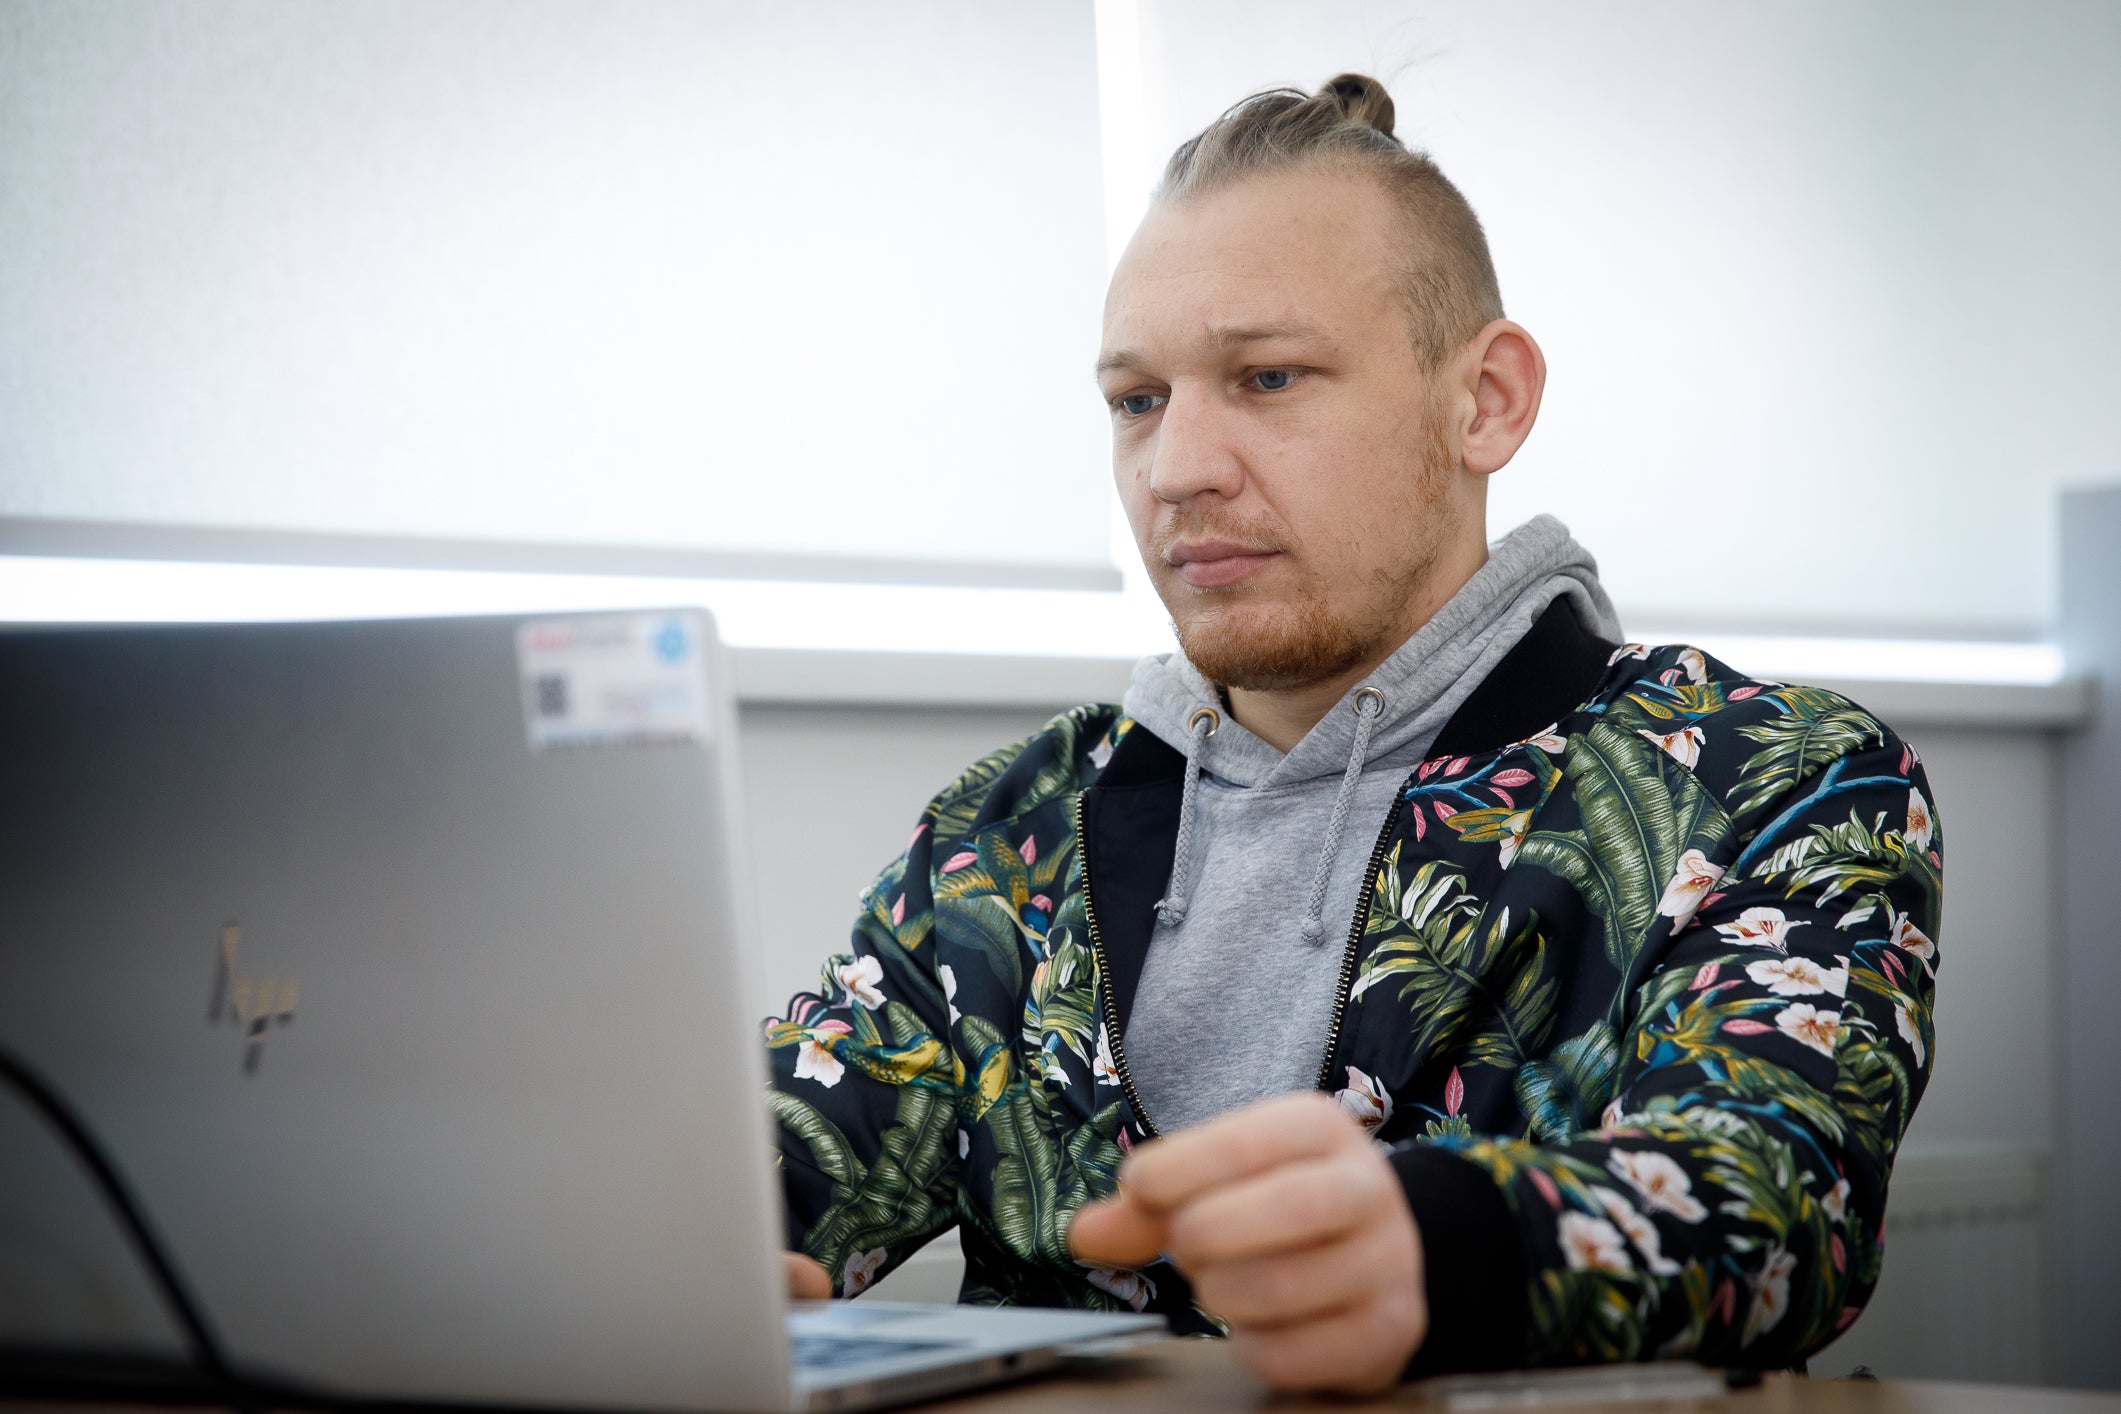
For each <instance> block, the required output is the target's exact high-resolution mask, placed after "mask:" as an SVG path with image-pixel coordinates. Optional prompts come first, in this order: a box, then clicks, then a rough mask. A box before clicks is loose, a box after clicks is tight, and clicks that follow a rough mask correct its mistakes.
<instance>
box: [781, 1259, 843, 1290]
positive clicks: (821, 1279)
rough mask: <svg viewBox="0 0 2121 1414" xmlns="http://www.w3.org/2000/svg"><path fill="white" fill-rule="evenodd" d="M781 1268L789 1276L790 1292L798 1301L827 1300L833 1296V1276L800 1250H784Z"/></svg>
mask: <svg viewBox="0 0 2121 1414" xmlns="http://www.w3.org/2000/svg"><path fill="white" fill-rule="evenodd" d="M781 1270H782V1272H783V1273H784V1274H785V1275H786V1276H787V1278H788V1294H789V1295H790V1296H791V1297H793V1298H794V1299H796V1300H797V1301H827V1300H830V1299H831V1297H832V1278H831V1276H830V1275H829V1274H827V1272H826V1271H825V1269H824V1268H823V1267H821V1266H819V1265H818V1264H817V1263H816V1262H814V1261H812V1260H811V1259H810V1258H808V1257H805V1256H804V1255H803V1254H802V1253H800V1252H783V1253H782V1254H781Z"/></svg>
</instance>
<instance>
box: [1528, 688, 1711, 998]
mask: <svg viewBox="0 0 2121 1414" xmlns="http://www.w3.org/2000/svg"><path fill="white" fill-rule="evenodd" d="M1640 720H1641V718H1639V717H1634V716H1632V715H1629V714H1623V713H1621V712H1619V711H1617V710H1616V711H1613V712H1609V713H1607V714H1606V716H1605V717H1604V718H1603V719H1601V720H1600V721H1599V722H1598V724H1597V725H1595V726H1593V727H1592V728H1591V729H1590V730H1589V731H1588V732H1585V733H1583V734H1582V735H1581V736H1577V737H1572V738H1571V739H1570V744H1569V752H1568V757H1567V760H1566V764H1565V766H1564V770H1565V771H1566V772H1567V774H1568V778H1569V782H1570V784H1571V786H1572V787H1573V788H1574V790H1575V794H1576V800H1577V805H1578V807H1579V808H1580V809H1581V811H1582V813H1583V828H1582V829H1580V830H1568V831H1556V830H1541V831H1537V832H1535V833H1533V834H1531V835H1529V836H1527V837H1526V839H1525V842H1524V844H1523V846H1522V847H1521V848H1520V849H1519V850H1518V858H1519V859H1520V860H1526V861H1529V862H1531V863H1534V864H1537V865H1539V866H1540V867H1541V868H1543V869H1547V870H1549V871H1551V872H1553V873H1555V874H1558V875H1560V876H1561V877H1562V878H1563V879H1565V880H1567V881H1568V882H1569V883H1570V884H1572V885H1574V886H1575V887H1576V889H1577V891H1578V892H1579V893H1581V894H1582V895H1583V896H1584V899H1585V901H1586V902H1588V903H1589V904H1590V906H1591V910H1592V911H1593V912H1594V913H1596V914H1597V915H1598V916H1599V918H1600V920H1601V921H1603V922H1604V924H1605V951H1606V957H1607V958H1608V959H1609V960H1610V961H1611V962H1612V964H1613V966H1615V967H1616V968H1618V969H1619V970H1620V972H1621V974H1622V975H1623V976H1625V975H1627V973H1628V971H1629V968H1630V966H1631V965H1632V964H1633V962H1634V960H1635V957H1636V954H1638V953H1639V952H1640V951H1641V950H1642V946H1643V943H1644V941H1645V940H1646V939H1647V937H1648V935H1649V932H1650V930H1651V929H1652V928H1653V927H1655V926H1656V923H1657V918H1658V914H1657V903H1658V900H1659V899H1660V898H1661V897H1662V896H1663V893H1664V887H1665V884H1666V883H1667V882H1668V881H1669V880H1670V879H1671V877H1672V875H1673V873H1674V871H1675V870H1676V869H1677V868H1678V864H1679V856H1680V855H1681V854H1683V853H1684V852H1685V851H1686V850H1687V849H1688V847H1689V846H1691V845H1694V844H1696V843H1697V842H1700V841H1714V840H1719V839H1721V838H1723V837H1724V835H1725V834H1726V833H1727V832H1728V830H1729V820H1728V817H1726V816H1725V815H1724V813H1723V811H1722V809H1721V808H1720V807H1719V806H1718V805H1717V804H1716V802H1715V800H1714V798H1713V797H1712V796H1710V794H1709V793H1708V791H1707V790H1706V789H1705V788H1703V787H1702V785H1701V784H1700V782H1698V781H1697V780H1695V778H1694V776H1693V773H1692V772H1690V771H1688V770H1686V768H1685V767H1683V766H1681V765H1679V763H1677V762H1676V761H1673V760H1672V758H1671V757H1670V756H1668V755H1666V754H1665V753H1664V751H1663V750H1662V749H1660V748H1659V747H1658V746H1657V744H1656V743H1654V742H1652V741H1650V740H1648V739H1646V738H1645V737H1643V736H1641V735H1639V734H1638V732H1639V731H1640V730H1642V728H1639V727H1636V726H1635V725H1634V724H1635V723H1636V722H1639V721H1640ZM1617 1000H1618V998H1617V997H1616V1002H1617Z"/></svg>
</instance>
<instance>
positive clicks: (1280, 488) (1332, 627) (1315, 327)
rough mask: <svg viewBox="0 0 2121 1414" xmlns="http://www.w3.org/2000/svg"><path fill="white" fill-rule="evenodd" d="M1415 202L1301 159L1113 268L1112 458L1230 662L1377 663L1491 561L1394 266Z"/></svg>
mask: <svg viewBox="0 0 2121 1414" xmlns="http://www.w3.org/2000/svg"><path fill="white" fill-rule="evenodd" d="M1396 220H1397V216H1396V213H1395V211H1394V210H1393V208H1392V207H1391V205H1390V203H1389V201H1388V200H1387V198H1386V197H1385V195H1384V194H1383V192H1381V191H1380V190H1378V188H1377V187H1376V185H1375V184H1374V183H1373V182H1372V181H1371V180H1369V179H1368V178H1365V177H1360V176H1357V175H1352V174H1349V173H1347V172H1345V171H1342V170H1339V169H1336V168H1333V167H1321V168H1314V169H1309V170H1300V171H1297V172H1292V173H1287V174H1282V175H1277V176H1274V177H1269V178H1263V179H1259V180H1255V181H1250V182H1246V183H1242V184H1240V185H1238V186H1236V187H1233V188H1230V189H1228V190H1225V191H1222V192H1219V193H1216V194H1214V195H1212V196H1209V197H1207V198H1205V199H1202V200H1199V201H1196V202H1192V203H1187V204H1182V205H1175V206H1174V205H1164V206H1158V207H1157V208H1155V209H1154V210H1152V211H1151V212H1150V214H1149V216H1148V219H1147V220H1145V221H1144V222H1143V223H1142V226H1141V229H1140V230H1139V231H1138V232H1137V233H1136V234H1135V237H1134V240H1133V242H1132V243H1131V244H1130V245H1129V246H1128V248H1127V252H1126V255H1125V256H1124V257H1122V259H1121V261H1120V264H1119V268H1118V270H1117V271H1116V272H1115V273H1114V274H1113V277H1112V287H1111V290H1110V292H1109V293H1108V295H1107V296H1106V299H1105V333H1104V351H1103V354H1102V356H1101V358H1100V360H1099V373H1098V386H1099V389H1100V391H1101V392H1102V393H1103V394H1104V396H1105V399H1106V401H1107V403H1108V404H1109V406H1110V408H1111V416H1112V446H1113V453H1112V460H1113V476H1114V479H1115V481H1116V482H1117V484H1118V488H1119V495H1120V500H1121V502H1122V503H1123V504H1124V505H1125V507H1126V511H1127V519H1128V522H1129V523H1130V524H1131V525H1132V527H1133V529H1134V538H1135V542H1136V543H1137V544H1138V545H1139V546H1140V547H1141V552H1142V560H1143V563H1144V564H1145V565H1146V566H1147V567H1148V570H1149V574H1150V576H1151V577H1152V579H1153V580H1154V581H1155V584H1156V589H1157V593H1158V594H1159V595H1160V596H1161V597H1162V598H1163V601H1164V606H1165V607H1166V608H1167V609H1169V610H1170V612H1171V618H1172V621H1173V623H1174V624H1175V625H1176V626H1177V629H1178V637H1179V643H1180V645H1181V646H1182V647H1183V648H1184V649H1185V652H1186V656H1187V657H1188V658H1190V659H1191V660H1192V661H1193V663H1194V664H1195V666H1197V667H1198V668H1199V669H1200V670H1201V671H1202V673H1204V674H1205V675H1206V676H1207V677H1208V678H1209V679H1210V680H1212V681H1214V682H1218V683H1221V684H1223V685H1225V686H1229V687H1237V688H1247V689H1253V690H1259V691H1269V690H1274V689H1279V688H1290V687H1298V686H1304V685H1307V684H1310V683H1316V682H1322V681H1325V680H1327V679H1330V678H1333V677H1336V676H1339V675H1341V674H1343V673H1346V672H1348V671H1350V670H1351V669H1354V668H1357V667H1365V668H1366V667H1367V666H1369V665H1372V664H1374V663H1375V662H1377V661H1379V660H1381V659H1382V658H1383V657H1384V656H1385V655H1387V654H1389V653H1390V652H1391V651H1392V650H1393V649H1394V648H1396V647H1398V646H1399V644H1400V643H1402V642H1404V641H1405V640H1406V639H1407V638H1408V637H1409V636H1410V635H1411V634H1412V633H1413V632H1414V630H1415V629H1416V628H1418V627H1420V625H1421V624H1422V623H1423V622H1425V621H1426V620H1427V619H1428V617H1429V616H1430V614H1432V613H1433V612H1434V611H1435V609H1436V608H1437V607H1438V606H1439V605H1440V603H1441V602H1442V600H1443V599H1444V598H1448V597H1449V595H1450V593H1451V592H1452V591H1454V590H1456V589H1457V587H1458V585H1459V583H1461V582H1462V579H1463V575H1464V574H1465V573H1470V567H1468V568H1465V569H1463V570H1462V571H1460V572H1459V573H1458V574H1457V575H1456V577H1453V576H1452V575H1451V572H1450V568H1448V567H1456V566H1460V565H1463V564H1464V563H1465V556H1466V550H1467V544H1468V534H1469V532H1468V527H1471V529H1470V537H1471V542H1472V549H1473V551H1474V553H1475V555H1476V557H1475V558H1474V559H1473V560H1472V561H1471V567H1477V565H1478V563H1479V559H1478V558H1477V555H1478V554H1480V553H1484V548H1483V547H1482V546H1481V543H1480V536H1481V533H1482V520H1481V514H1480V513H1481V509H1482V507H1481V503H1480V500H1479V496H1478V486H1479V483H1478V480H1477V478H1473V477H1470V476H1468V475H1467V474H1466V473H1465V471H1464V470H1463V469H1462V468H1461V467H1460V466H1459V465H1458V454H1457V451H1456V448H1455V446H1454V444H1453V438H1452V436H1451V426H1450V420H1451V418H1450V413H1449V411H1448V409H1449V408H1450V407H1451V406H1453V405H1452V403H1451V402H1450V400H1449V399H1447V398H1444V397H1442V396H1439V395H1438V394H1439V393H1440V389H1439V388H1438V387H1437V386H1436V383H1435V380H1434V378H1432V376H1431V375H1430V374H1427V373H1425V372H1424V371H1423V370H1422V368H1421V365H1420V361H1419V359H1418V358H1417V357H1416V355H1415V352H1414V345H1413V340H1412V338H1411V337H1410V333H1409V328H1408V324H1407V315H1406V313H1405V306H1404V303H1403V300H1402V296H1401V294H1400V291H1399V289H1398V288H1397V286H1396V283H1395V278H1394V277H1395V274H1396V272H1397V271H1398V270H1399V269H1401V268H1402V262H1401V260H1399V259H1396V258H1395V252H1394V250H1393V249H1392V245H1391V242H1392V239H1393V236H1394V235H1395V233H1396V230H1397V227H1396V224H1395V223H1396ZM1440 565H1442V566H1446V567H1447V568H1446V569H1445V570H1443V571H1442V573H1441V574H1440V573H1439V566H1440ZM1440 578H1450V580H1451V582H1450V583H1449V584H1447V585H1443V586H1441V593H1440V594H1439V593H1437V592H1435V591H1436V590H1437V588H1438V585H1437V583H1436V582H1437V581H1438V580H1439V579H1440Z"/></svg>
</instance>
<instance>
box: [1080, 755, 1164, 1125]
mask: <svg viewBox="0 0 2121 1414" xmlns="http://www.w3.org/2000/svg"><path fill="white" fill-rule="evenodd" d="M1075 857H1076V858H1077V859H1078V860H1080V861H1081V862H1082V870H1083V922H1084V924H1085V925H1086V926H1087V927H1088V928H1089V930H1090V956H1092V957H1093V958H1095V959H1097V975H1098V976H1099V977H1101V978H1103V979H1104V984H1105V987H1104V991H1105V1004H1104V1006H1103V1007H1102V1008H1101V1010H1102V1011H1103V1013H1104V1018H1105V1044H1106V1045H1107V1046H1109V1047H1110V1048H1111V1050H1112V1068H1113V1069H1114V1070H1116V1071H1118V1072H1119V1092H1120V1094H1122V1095H1124V1096H1125V1097H1126V1099H1127V1107H1128V1108H1129V1109H1131V1110H1133V1111H1134V1119H1135V1122H1136V1123H1137V1124H1139V1125H1140V1126H1141V1127H1142V1132H1143V1133H1144V1134H1147V1135H1148V1136H1149V1137H1150V1138H1152V1139H1153V1138H1155V1137H1156V1136H1157V1134H1158V1133H1159V1132H1160V1131H1159V1130H1158V1129H1157V1127H1156V1124H1155V1122H1154V1121H1152V1120H1151V1119H1150V1118H1149V1110H1148V1107H1147V1106H1145V1105H1143V1104H1142V1097H1141V1092H1140V1091H1138V1090H1136V1089H1135V1088H1134V1072H1133V1071H1131V1070H1128V1069H1127V1048H1126V1045H1125V1043H1123V1042H1122V1041H1121V1040H1120V1037H1119V1003H1118V1002H1117V1001H1115V1000H1114V999H1113V996H1112V962H1111V959H1109V958H1107V957H1106V956H1105V940H1104V939H1103V938H1102V937H1100V936H1098V932H1097V905H1096V903H1095V901H1094V899H1093V896H1092V894H1091V892H1090V848H1089V838H1088V836H1087V835H1086V834H1085V833H1084V831H1083V793H1082V792H1081V791H1077V792H1076V793H1075Z"/></svg>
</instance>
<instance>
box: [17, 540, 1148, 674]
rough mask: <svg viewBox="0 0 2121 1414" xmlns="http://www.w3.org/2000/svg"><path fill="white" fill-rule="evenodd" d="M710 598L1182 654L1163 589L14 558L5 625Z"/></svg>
mask: <svg viewBox="0 0 2121 1414" xmlns="http://www.w3.org/2000/svg"><path fill="white" fill-rule="evenodd" d="M666 604H687V605H689V604H699V605H704V606H706V607H707V608H709V609H712V610H713V611H714V614H715V618H716V620H717V622H718V623H719V624H720V626H721V631H722V637H723V638H724V639H725V640H726V641H728V642H730V643H732V644H736V645H739V646H745V647H762V648H804V649H817V650H827V651H832V650H840V651H845V650H864V651H870V652H884V653H991V654H1005V655H1028V656H1034V657H1063V658H1069V657H1091V658H1132V657H1139V656H1141V655H1142V654H1145V653H1161V652H1165V651H1167V650H1169V649H1170V647H1171V646H1172V643H1171V630H1170V625H1169V623H1168V622H1167V621H1166V620H1165V619H1164V617H1163V613H1162V609H1161V606H1159V605H1157V603H1156V601H1155V599H1154V597H1153V596H1150V597H1146V598H1145V597H1144V596H1143V595H1142V594H1140V593H1139V592H1136V593H1109V592H1106V593H1100V592H1096V591H1087V590H1033V589H972V588H964V587H936V586H924V585H849V584H818V583H801V582H775V581H761V580H711V579H651V578H645V577H637V576H628V575H559V574H507V573H497V572H491V571H470V570H407V569H374V568H359V569H353V568H338V567H332V566H320V565H237V564H194V563H184V562H176V561H147V560H84V559H56V558H51V559H46V558H33V557H28V556H22V557H0V619H4V620H12V621H15V622H30V623H198V622H211V623H228V622H266V621H289V620H307V619H360V618H403V617H412V618H428V617H438V616H444V615H454V614H522V613H552V612H568V611H573V610H580V609H615V608H630V607H645V606H650V605H666Z"/></svg>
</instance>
